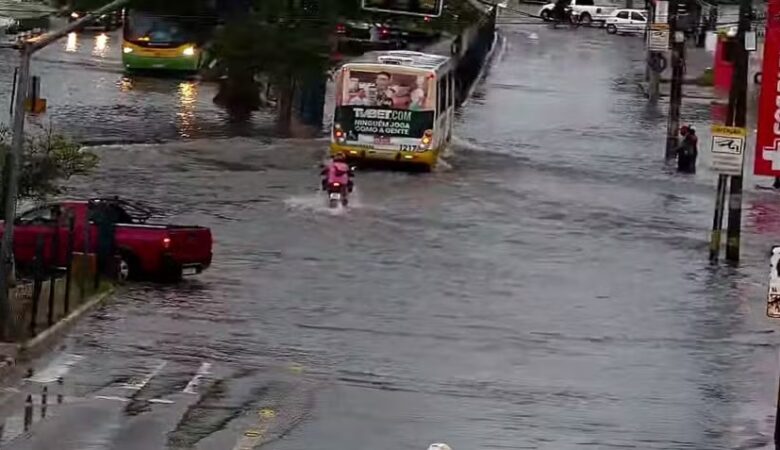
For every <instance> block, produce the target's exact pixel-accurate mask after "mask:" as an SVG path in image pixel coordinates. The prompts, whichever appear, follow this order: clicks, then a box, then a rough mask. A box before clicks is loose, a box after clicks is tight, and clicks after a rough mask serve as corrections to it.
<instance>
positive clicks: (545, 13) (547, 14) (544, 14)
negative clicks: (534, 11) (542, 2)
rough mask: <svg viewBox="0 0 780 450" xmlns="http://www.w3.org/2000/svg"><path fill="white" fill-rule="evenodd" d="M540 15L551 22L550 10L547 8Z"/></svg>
mask: <svg viewBox="0 0 780 450" xmlns="http://www.w3.org/2000/svg"><path fill="white" fill-rule="evenodd" d="M539 17H541V18H542V20H544V21H545V22H549V21H550V11H548V10H546V9H545V10H544V11H542V12H541V13H540V14H539Z"/></svg>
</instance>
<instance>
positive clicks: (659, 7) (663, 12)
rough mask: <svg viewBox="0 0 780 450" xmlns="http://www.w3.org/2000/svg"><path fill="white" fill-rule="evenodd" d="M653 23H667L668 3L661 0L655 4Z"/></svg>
mask: <svg viewBox="0 0 780 450" xmlns="http://www.w3.org/2000/svg"><path fill="white" fill-rule="evenodd" d="M653 22H654V23H669V2H668V1H665V0H662V1H658V2H655V20H654V21H653Z"/></svg>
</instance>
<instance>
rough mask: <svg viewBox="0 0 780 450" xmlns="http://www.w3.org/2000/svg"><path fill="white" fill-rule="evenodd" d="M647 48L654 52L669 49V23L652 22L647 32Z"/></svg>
mask: <svg viewBox="0 0 780 450" xmlns="http://www.w3.org/2000/svg"><path fill="white" fill-rule="evenodd" d="M647 48H648V50H650V51H654V52H665V51H667V50H669V24H667V23H654V24H651V25H650V31H649V32H648V33H647Z"/></svg>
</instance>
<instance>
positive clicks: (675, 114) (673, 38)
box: [666, 0, 685, 159]
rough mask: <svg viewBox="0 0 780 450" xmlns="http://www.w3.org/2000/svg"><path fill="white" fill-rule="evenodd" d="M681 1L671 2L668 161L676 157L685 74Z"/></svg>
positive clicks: (673, 0) (667, 127) (667, 125)
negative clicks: (680, 17)
mask: <svg viewBox="0 0 780 450" xmlns="http://www.w3.org/2000/svg"><path fill="white" fill-rule="evenodd" d="M679 12H680V0H671V1H670V2H669V28H670V32H669V39H670V44H671V47H672V61H671V63H672V82H671V87H670V92H669V120H668V122H667V124H666V159H672V158H674V156H675V154H674V153H675V152H674V151H675V149H676V148H677V144H678V142H679V141H678V138H677V135H678V133H679V130H680V105H681V104H682V83H683V75H684V72H685V34H684V33H683V32H682V31H681V30H679V28H678V25H679V22H680V20H679Z"/></svg>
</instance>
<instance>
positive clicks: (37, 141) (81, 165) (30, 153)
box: [0, 126, 99, 200]
mask: <svg viewBox="0 0 780 450" xmlns="http://www.w3.org/2000/svg"><path fill="white" fill-rule="evenodd" d="M11 138H12V136H11V133H10V132H9V130H8V129H7V128H6V127H4V126H0V154H3V155H4V154H5V152H7V151H10V147H11ZM98 162H99V160H98V157H97V155H95V154H94V153H91V152H89V151H86V150H84V149H82V148H81V146H80V145H79V144H77V143H75V142H73V141H72V140H70V139H68V138H66V137H64V136H62V135H59V134H55V133H54V132H53V130H52V129H51V128H50V129H49V130H47V131H46V132H44V133H39V134H28V135H27V136H26V139H25V143H24V156H23V157H22V161H21V163H20V167H19V169H20V170H19V197H20V198H22V199H36V200H38V199H43V198H45V197H47V196H49V195H57V194H61V193H63V192H64V187H63V183H64V182H65V181H67V180H68V179H69V178H71V177H73V176H75V175H86V174H88V173H90V172H91V171H92V170H93V169H94V168H95V167H97V165H98ZM3 164H4V158H0V171H1V170H2V165H3Z"/></svg>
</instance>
